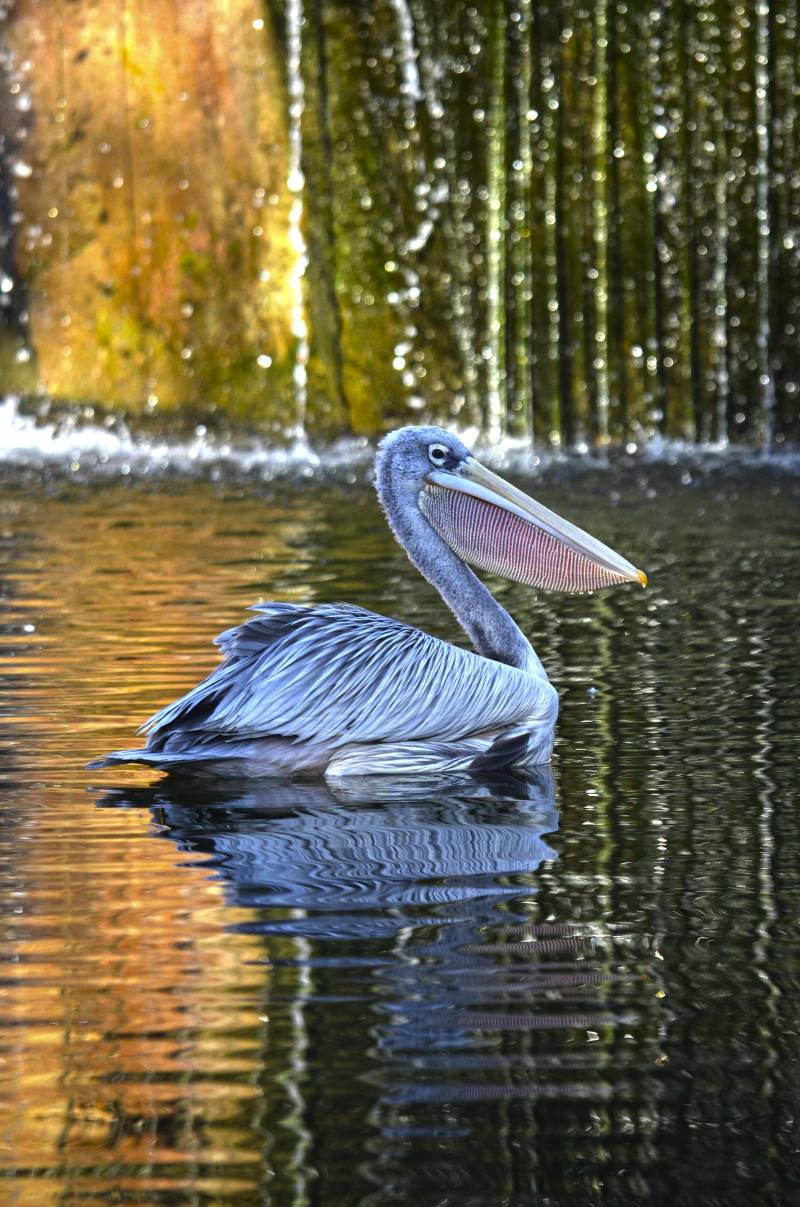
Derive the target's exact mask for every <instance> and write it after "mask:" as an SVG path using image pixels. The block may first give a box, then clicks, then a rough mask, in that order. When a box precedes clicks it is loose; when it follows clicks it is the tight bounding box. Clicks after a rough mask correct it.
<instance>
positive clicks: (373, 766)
mask: <svg viewBox="0 0 800 1207" xmlns="http://www.w3.org/2000/svg"><path fill="white" fill-rule="evenodd" d="M376 487H377V492H378V497H379V499H380V502H381V505H382V507H383V510H384V512H385V514H386V518H387V520H388V522H389V525H390V527H391V529H392V532H393V533H394V535H395V537H396V538H397V540H398V541H399V543H400V544H401V545H402V546H403V548H404V549H405V551H406V553H407V554H408V557H409V558H410V560H411V562H412V563H413V564H414V566H416V568H417V570H418V571H419V572H420V573H421V574H422V575H423V576H424V577H425V578H426V579H428V581H429V582H430V583H432V584H433V586H434V587H435V588H436V589H437V590H438V592H439V594H440V595H441V597H442V599H443V600H444V602H445V603H446V604H447V606H448V607H449V608H450V609H451V610H452V612H453V613H454V614H455V616H456V619H457V620H458V621H459V623H460V625H461V627H462V628H463V629H464V631H465V633H466V634H467V636H468V638H469V640H470V642H471V643H472V646H473V649H472V650H468V649H462V648H460V647H459V646H454V645H450V644H448V643H447V642H445V641H441V640H439V639H438V638H436V637H431V636H429V635H428V634H427V633H423V632H421V631H420V630H419V629H415V628H413V627H411V626H410V625H406V624H403V623H401V622H400V621H397V620H392V619H391V618H389V617H386V616H379V615H377V614H375V613H374V612H369V611H366V610H365V609H364V608H359V607H355V606H354V605H352V604H320V605H317V606H312V605H305V604H288V603H263V604H257V605H256V606H255V607H254V608H253V609H252V610H253V611H254V613H255V615H254V616H253V617H252V618H251V619H249V620H246V621H245V622H244V624H241V625H239V626H238V627H237V628H234V629H229V630H228V631H227V632H225V633H222V634H221V635H220V636H219V637H217V638H216V644H217V645H219V646H220V647H221V649H222V653H223V660H222V662H221V663H220V664H219V666H217V668H216V669H215V670H214V671H213V672H212V673H211V674H210V675H209V676H208V678H207V679H205V680H204V681H203V682H202V683H199V684H198V685H197V686H196V687H194V688H192V690H191V691H189V692H188V693H187V694H186V695H185V696H182V697H181V699H179V700H176V701H175V702H174V703H173V704H168V705H167V706H166V707H165V708H163V709H161V711H160V712H157V713H156V714H155V716H153V717H151V718H150V720H149V721H148V722H146V724H145V725H144V726H143V727H142V731H141V732H144V733H146V734H147V742H146V745H145V746H144V747H143V748H141V749H136V750H120V751H117V752H116V753H114V754H110V755H108V756H106V757H105V758H102V759H98V760H97V761H96V762H94V763H90V764H89V766H90V767H107V766H111V765H115V764H118V763H128V762H136V763H145V764H147V765H149V766H152V767H156V768H159V769H161V770H163V771H170V772H181V773H184V774H186V773H190V774H204V775H209V774H210V775H218V774H228V775H234V776H237V777H240V778H241V777H250V776H270V775H286V774H287V773H288V774H292V775H294V774H299V775H304V774H310V775H316V774H324V775H325V776H326V777H329V778H334V779H335V778H338V777H343V776H351V775H376V774H393V775H401V776H407V775H409V774H410V775H416V774H435V775H441V774H449V773H452V772H458V773H460V772H467V773H473V772H481V771H484V772H485V771H497V770H503V769H505V768H510V767H514V766H526V765H527V766H536V765H538V764H542V763H546V762H547V761H548V760H549V758H550V753H551V750H552V745H553V730H554V726H555V722H556V717H557V714H558V696H557V694H556V691H555V688H554V687H553V686H552V684H551V683H550V681H549V680H548V678H547V675H546V673H545V670H544V667H543V666H542V663H541V661H540V660H539V658H538V656H537V654H536V652H535V651H534V649H533V647H532V645H531V643H530V642H529V641H528V639H527V637H526V636H525V635H524V633H523V632H522V631H521V629H520V628H519V626H518V625H517V624H516V623H515V621H514V620H513V619H512V618H511V616H510V615H509V614H508V612H506V611H505V609H504V608H502V607H501V606H500V604H499V603H498V602H497V600H496V599H495V598H494V596H493V595H492V594H491V592H490V591H489V590H488V588H487V587H486V586H485V585H484V584H483V583H482V582H481V580H480V579H479V578H478V577H477V576H476V575H475V574H474V573H473V571H472V570H471V569H470V568H469V566H468V565H467V564H466V563H467V562H469V563H471V564H472V565H473V566H476V567H477V568H478V569H481V570H484V571H489V572H491V573H496V574H501V575H503V576H504V577H506V578H510V579H513V580H515V581H517V582H522V583H525V584H527V585H529V586H535V587H539V588H543V589H549V590H562V591H590V590H595V589H597V588H600V587H606V586H611V585H613V584H615V583H623V582H640V583H641V584H642V585H644V584H645V583H646V579H645V576H644V575H643V574H642V572H641V571H639V570H637V569H635V567H634V566H632V565H631V563H630V562H628V561H626V560H625V559H624V558H622V557H620V556H619V554H617V553H614V552H613V550H611V549H609V548H607V546H605V545H603V544H601V543H600V542H599V541H597V540H595V539H594V538H593V537H591V536H589V535H588V533H585V532H583V531H582V530H581V529H580V528H577V527H575V525H573V524H570V523H569V522H568V521H566V520H563V519H562V518H561V517H559V516H557V515H556V514H555V513H554V512H552V511H549V510H548V509H547V508H546V507H543V506H542V505H541V504H540V503H537V502H536V501H535V500H533V499H531V498H529V497H528V496H527V495H525V494H524V493H523V492H522V491H520V490H518V489H516V488H515V487H514V486H512V485H511V484H510V483H508V482H506V481H504V479H502V478H500V477H498V476H497V475H496V474H494V473H492V472H491V471H490V470H488V469H486V468H485V467H484V466H482V465H481V464H480V463H479V462H478V461H476V460H475V458H474V457H473V456H472V455H471V453H470V451H469V449H467V448H466V447H465V446H464V444H462V442H461V441H460V440H459V439H458V438H457V437H455V436H454V435H452V434H451V433H449V432H447V431H444V430H443V429H441V428H437V427H405V428H401V429H400V430H399V431H396V432H393V433H392V434H391V435H389V436H387V437H386V438H385V439H384V440H383V442H382V443H381V445H380V446H379V449H378V453H377V458H376Z"/></svg>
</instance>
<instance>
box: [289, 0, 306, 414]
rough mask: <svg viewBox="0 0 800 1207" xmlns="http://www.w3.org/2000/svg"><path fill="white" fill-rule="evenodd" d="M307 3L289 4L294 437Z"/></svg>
mask: <svg viewBox="0 0 800 1207" xmlns="http://www.w3.org/2000/svg"><path fill="white" fill-rule="evenodd" d="M304 21H305V18H304V16H303V0H287V4H286V77H287V84H288V91H289V158H288V166H289V172H288V177H287V187H288V189H289V192H290V193H291V194H292V202H291V206H290V209H289V245H290V247H291V249H292V252H293V253H294V265H293V267H292V272H291V287H292V318H291V322H292V335H293V336H294V338H295V341H296V343H295V353H294V369H293V372H292V380H293V382H294V402H295V412H294V428H295V432H294V434H295V435H296V436H298V437H302V436H303V434H304V432H305V419H306V403H307V400H308V369H307V365H308V356H309V333H308V324H307V322H306V306H305V296H304V288H303V281H304V277H305V273H306V268H307V267H308V251H307V248H306V241H305V236H304V235H303V205H304V194H305V177H304V174H303V125H302V123H303V111H304V109H305V84H304V82H303V73H302V51H303V24H304Z"/></svg>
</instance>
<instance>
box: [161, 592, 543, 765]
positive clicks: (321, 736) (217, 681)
mask: <svg viewBox="0 0 800 1207" xmlns="http://www.w3.org/2000/svg"><path fill="white" fill-rule="evenodd" d="M253 610H254V611H255V612H256V613H257V616H256V617H254V618H253V619H251V620H248V621H246V622H245V623H244V624H242V625H240V626H239V627H238V628H235V629H230V630H228V631H227V632H225V633H222V634H221V636H219V637H218V638H217V639H216V643H217V644H218V645H220V646H221V648H222V650H223V653H224V655H225V657H224V661H223V662H222V663H220V665H219V666H218V667H217V668H216V670H214V671H213V672H212V674H211V675H210V676H209V677H208V678H207V679H206V680H205V681H204V682H203V683H200V684H198V686H197V687H195V688H194V689H193V690H192V691H190V692H189V693H188V694H187V695H186V696H184V697H182V698H181V699H180V700H177V701H176V702H175V703H174V704H170V705H168V706H167V707H166V708H164V709H162V710H161V711H160V712H158V713H156V715H155V716H154V717H152V718H151V719H150V721H148V722H147V724H146V725H145V726H144V727H143V728H144V730H145V731H147V732H148V733H149V735H150V736H149V739H148V750H158V749H163V748H164V747H165V745H169V739H170V738H171V737H172V736H173V735H176V736H177V735H185V736H188V735H190V734H192V735H196V736H197V737H202V738H203V739H206V738H209V737H211V736H212V735H217V736H219V737H221V738H227V739H234V738H235V739H252V738H264V737H273V736H274V737H281V738H284V739H288V740H291V741H294V742H297V743H305V742H309V743H315V744H316V743H319V744H322V745H324V746H327V747H329V748H331V749H335V748H338V747H342V746H346V745H349V744H351V743H365V742H401V741H402V742H405V741H412V740H419V739H426V738H438V739H442V740H447V739H456V738H461V737H464V736H466V735H469V734H474V733H485V732H491V731H492V730H497V729H500V728H504V727H507V726H508V725H513V724H516V723H517V722H519V721H523V720H526V719H528V718H531V719H533V720H534V721H535V720H536V719H539V720H541V721H544V720H552V717H553V715H554V699H555V692H554V690H553V688H552V687H551V686H550V684H549V683H548V681H547V679H545V678H537V677H536V676H535V675H532V674H528V673H526V672H524V671H520V670H517V669H516V668H514V667H510V666H506V665H504V664H502V663H499V662H493V661H491V660H489V659H487V658H482V657H480V656H479V655H478V654H475V653H472V652H471V651H469V650H463V649H460V648H458V647H456V646H452V645H449V644H447V643H446V642H444V641H440V640H439V639H438V638H435V637H431V636H429V635H428V634H426V633H422V632H420V631H419V630H418V629H414V628H411V627H410V626H409V625H406V624H402V623H401V622H399V621H397V620H391V619H389V618H388V617H385V616H378V615H376V614H375V613H374V612H368V611H365V610H364V609H363V608H358V607H355V606H353V605H351V604H321V605H318V606H317V607H303V606H297V605H292V604H283V603H267V604H260V605H257V606H256V607H255V608H254V609H253Z"/></svg>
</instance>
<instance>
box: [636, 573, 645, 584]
mask: <svg viewBox="0 0 800 1207" xmlns="http://www.w3.org/2000/svg"><path fill="white" fill-rule="evenodd" d="M636 577H637V578H638V580H639V582H640V583H641V584H642V586H643V587H646V586H647V575H646V574H645V572H644V570H637V571H636Z"/></svg>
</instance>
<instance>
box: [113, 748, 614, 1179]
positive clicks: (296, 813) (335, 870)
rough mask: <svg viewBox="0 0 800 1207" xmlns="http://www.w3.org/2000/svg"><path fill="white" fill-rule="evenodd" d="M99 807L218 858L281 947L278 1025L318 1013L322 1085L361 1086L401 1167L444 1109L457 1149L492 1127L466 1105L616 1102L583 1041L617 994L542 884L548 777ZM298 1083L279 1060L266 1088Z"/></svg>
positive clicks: (273, 787)
mask: <svg viewBox="0 0 800 1207" xmlns="http://www.w3.org/2000/svg"><path fill="white" fill-rule="evenodd" d="M99 803H100V804H101V805H103V806H106V807H123V808H124V807H137V806H147V807H148V808H150V809H151V810H152V812H153V816H154V819H155V821H156V822H157V823H158V829H157V834H158V835H159V836H161V837H165V838H169V839H170V840H171V841H172V842H174V843H175V844H176V845H177V846H178V848H179V849H180V850H182V851H185V852H194V853H198V854H202V855H205V856H208V857H210V858H209V867H210V868H213V869H214V870H215V872H216V874H218V875H219V876H220V877H221V878H222V880H223V881H224V883H225V886H226V895H227V898H228V901H229V903H230V904H231V905H235V906H238V907H245V908H249V909H251V910H252V919H251V920H250V921H249V922H246V923H244V927H245V929H247V930H248V931H249V932H250V933H255V934H258V935H261V936H263V937H264V940H265V944H266V959H265V963H267V964H268V965H269V968H270V988H269V995H268V1002H267V1009H268V1010H269V1017H270V1019H273V1020H276V1019H278V1018H279V1017H280V1015H281V1011H286V1012H287V1014H291V1013H292V1012H293V1016H294V1018H295V1021H296V1019H297V1010H298V1005H300V1006H301V1007H302V1015H303V1018H304V1020H305V1021H304V1023H303V1025H304V1027H307V1028H313V1030H314V1033H315V1042H314V1052H315V1058H316V1059H317V1060H318V1061H319V1062H320V1063H319V1067H318V1069H317V1075H318V1076H322V1077H323V1078H324V1080H325V1082H326V1083H329V1082H330V1079H331V1077H333V1078H335V1079H336V1078H342V1079H344V1081H345V1082H346V1083H352V1082H353V1080H354V1079H356V1078H357V1079H358V1080H359V1085H360V1089H359V1091H358V1093H359V1095H360V1097H359V1099H358V1101H359V1103H360V1109H361V1111H362V1112H363V1110H364V1106H365V1102H364V1099H365V1096H366V1098H367V1099H370V1100H371V1105H370V1107H369V1115H370V1119H371V1122H372V1126H373V1127H374V1125H375V1124H376V1123H377V1124H378V1126H379V1131H380V1135H381V1136H382V1138H383V1140H384V1141H386V1142H387V1143H388V1144H389V1147H390V1148H391V1147H392V1145H393V1144H394V1143H395V1142H396V1141H397V1137H398V1136H400V1135H406V1133H408V1134H411V1133H413V1134H414V1135H417V1136H419V1135H422V1136H425V1135H430V1136H431V1137H432V1136H433V1135H437V1136H438V1135H441V1129H442V1126H443V1124H442V1119H441V1118H439V1117H438V1115H439V1113H440V1112H441V1109H442V1106H443V1104H448V1120H449V1121H448V1122H447V1124H446V1127H445V1131H448V1130H449V1129H451V1128H453V1127H455V1129H456V1131H459V1130H463V1129H466V1131H467V1132H471V1131H473V1130H474V1129H475V1127H480V1126H481V1124H480V1122H479V1121H476V1120H475V1119H472V1120H469V1119H468V1118H467V1117H464V1118H459V1117H458V1116H453V1114H452V1110H453V1109H455V1107H456V1105H457V1104H458V1105H459V1108H460V1109H461V1108H463V1110H465V1111H467V1113H469V1109H470V1103H474V1102H475V1101H476V1100H489V1101H491V1100H498V1099H509V1100H513V1099H523V1100H530V1099H536V1098H559V1097H568V1098H575V1097H579V1098H580V1097H589V1096H591V1097H593V1098H596V1097H597V1096H598V1094H599V1095H600V1096H601V1097H602V1086H599V1085H598V1083H597V1079H596V1078H595V1077H589V1078H588V1079H587V1078H586V1077H585V1073H586V1071H587V1069H590V1066H591V1064H592V1059H591V1057H588V1058H587V1055H586V1051H585V1049H584V1051H583V1053H582V1054H580V1053H577V1052H576V1051H575V1049H574V1046H573V1048H572V1051H571V1053H570V1051H569V1050H568V1049H569V1037H570V1036H573V1037H574V1035H575V1032H576V1030H577V1031H578V1032H579V1033H580V1034H581V1036H582V1037H585V1035H586V1031H587V1029H597V1028H599V1027H602V1026H605V1025H610V1026H613V1025H614V1024H615V1022H617V1021H619V1019H618V1018H617V1017H616V1016H615V1014H614V1011H613V1009H610V1008H609V987H610V986H609V982H611V981H614V980H618V979H619V978H618V977H617V976H616V975H615V973H614V972H613V971H611V970H610V968H609V966H608V964H607V962H605V963H604V962H603V961H602V959H601V960H598V959H597V956H598V951H597V940H598V935H597V934H596V933H592V928H591V927H590V926H588V925H586V924H584V925H580V924H577V925H572V924H570V922H569V921H565V920H561V919H555V918H553V917H552V916H550V917H547V918H544V919H543V918H542V917H541V916H540V911H539V909H538V906H537V902H536V895H537V890H538V877H537V869H541V868H542V865H543V864H545V865H546V864H547V862H548V861H553V860H555V859H556V858H557V852H556V850H555V849H554V848H553V846H552V845H551V842H552V840H553V839H552V836H554V835H555V833H556V831H557V829H558V811H557V809H556V804H555V795H554V785H553V776H552V772H551V770H550V768H549V767H540V768H534V769H531V770H529V771H527V772H526V774H525V776H524V777H522V776H515V777H514V778H508V779H504V780H503V782H502V783H484V784H481V783H478V782H475V781H472V780H467V779H461V780H450V781H448V782H440V783H436V784H428V785H422V784H420V782H419V781H418V780H417V781H414V782H410V783H408V782H407V783H401V782H397V781H393V780H389V779H387V778H386V777H380V778H377V777H376V778H375V779H371V780H362V779H351V780H349V781H348V782H347V783H346V784H341V783H340V784H337V785H335V786H332V785H330V784H324V783H300V782H275V781H272V782H269V783H266V784H265V783H262V784H255V783H254V782H253V781H247V782H243V783H242V785H241V791H240V792H239V793H238V794H237V790H236V788H235V787H234V786H233V785H230V784H228V785H225V786H224V789H223V791H219V792H215V791H214V790H213V789H211V788H210V787H198V786H197V785H196V784H191V785H190V784H184V785H183V786H181V784H180V783H178V782H176V781H166V782H163V783H161V784H158V785H156V786H155V787H152V788H149V789H133V790H125V789H117V790H113V791H110V792H108V793H106V794H105V795H104V796H103V798H102V800H101V801H100V802H99ZM601 946H602V941H601ZM312 1016H313V1022H312ZM284 1060H285V1062H286V1065H287V1067H288V1066H289V1065H290V1064H291V1058H290V1054H289V1053H288V1051H287V1052H285V1053H284ZM276 1062H277V1063H276ZM281 1064H282V1061H281V1059H280V1056H279V1054H278V1053H277V1052H276V1050H275V1048H274V1047H273V1046H272V1045H271V1046H270V1069H269V1074H268V1075H269V1076H270V1077H274V1076H276V1075H281V1073H280V1068H279V1067H278V1066H280V1065H281ZM576 1070H577V1073H576ZM590 1071H591V1070H590ZM265 1076H267V1073H266V1067H265ZM312 1080H313V1079H312ZM365 1083H366V1084H368V1085H369V1086H371V1087H373V1089H372V1091H368V1092H367V1093H366V1095H365V1089H364V1086H365ZM431 1112H432V1113H431ZM409 1128H410V1129H411V1132H409V1131H408V1129H409ZM420 1129H421V1131H420ZM394 1155H395V1156H397V1154H394ZM386 1160H389V1162H390V1164H391V1163H392V1154H391V1153H387V1152H385V1151H382V1154H381V1162H385V1161H386Z"/></svg>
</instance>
